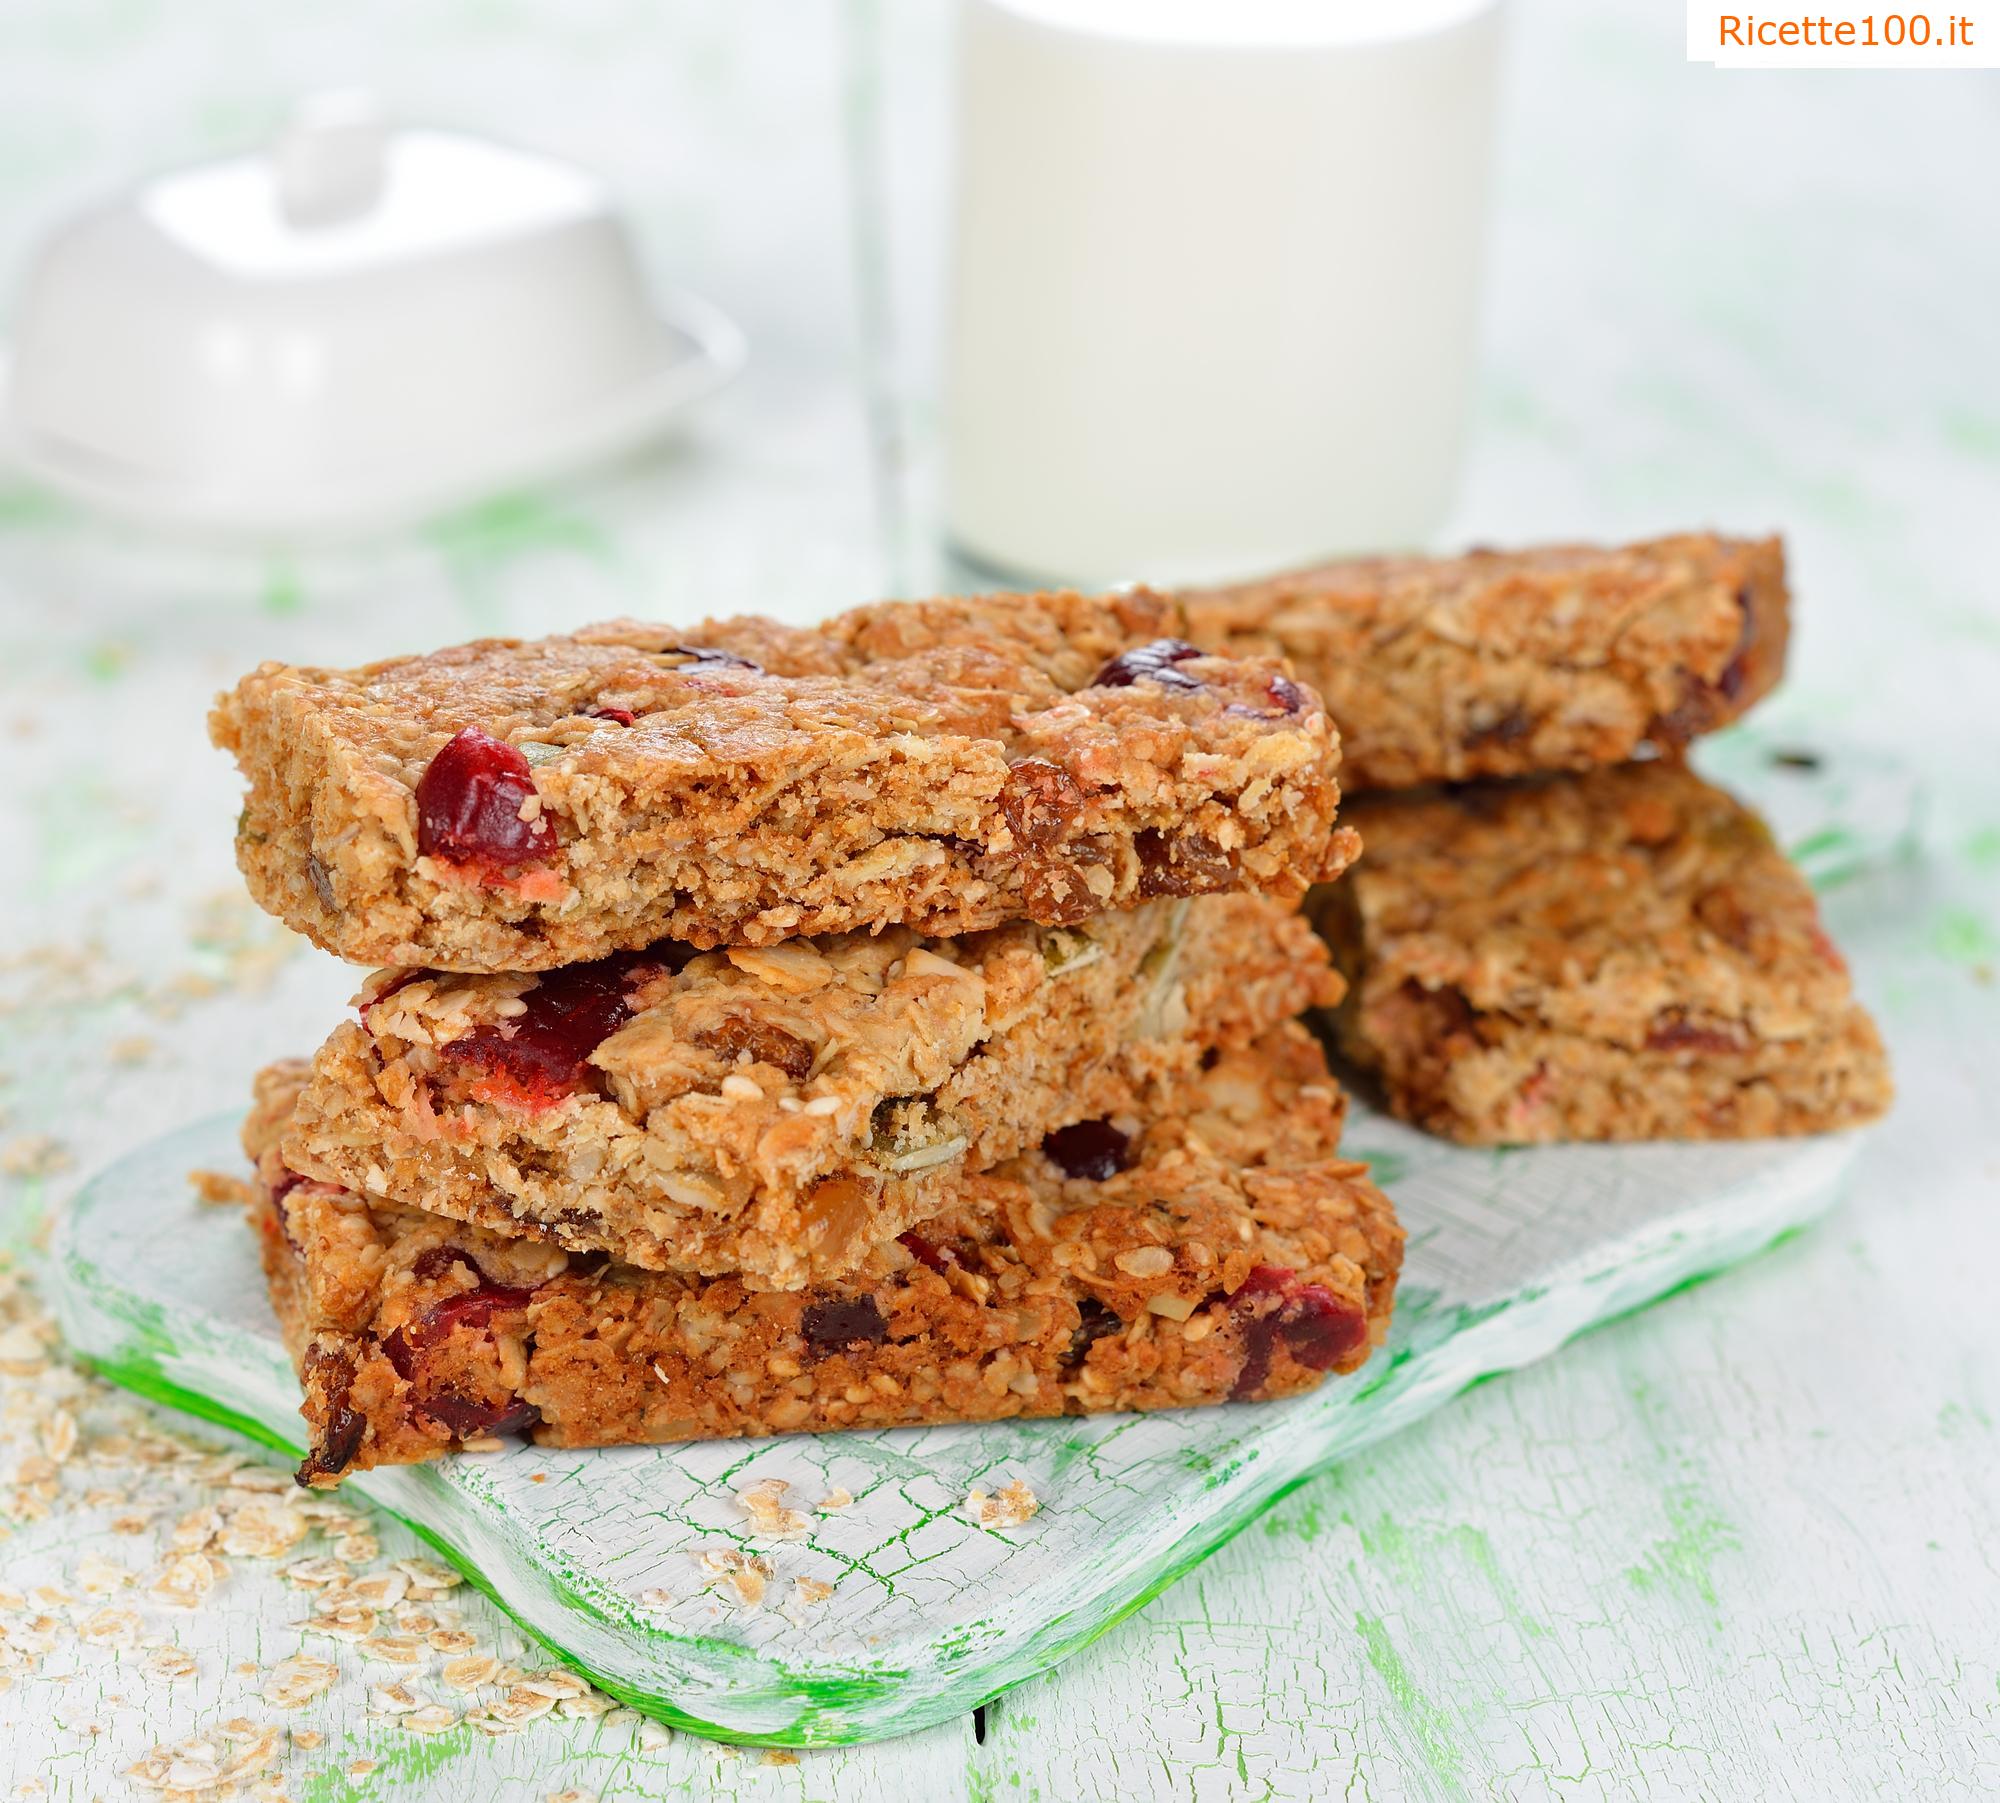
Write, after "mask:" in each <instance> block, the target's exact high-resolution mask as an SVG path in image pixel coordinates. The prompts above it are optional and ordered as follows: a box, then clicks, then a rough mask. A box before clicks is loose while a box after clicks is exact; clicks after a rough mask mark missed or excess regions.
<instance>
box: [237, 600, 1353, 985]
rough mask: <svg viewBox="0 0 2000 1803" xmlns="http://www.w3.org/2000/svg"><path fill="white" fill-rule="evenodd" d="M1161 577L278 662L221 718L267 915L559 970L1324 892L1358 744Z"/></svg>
mask: <svg viewBox="0 0 2000 1803" xmlns="http://www.w3.org/2000/svg"><path fill="white" fill-rule="evenodd" d="M1172 616H1173V609H1172V608H1171V606H1170V605H1169V604H1168V603H1166V602H1164V601H1162V600H1160V599H1159V598H1157V597H1152V596H1145V595H1127V596H1115V597H1111V598H1109V599H1106V600H1102V601H1092V600H1086V599H1084V598H1082V597H1080V596H1075V595H1042V596H1011V597H1004V598H995V599H988V600H986V601H976V600H974V601H940V602H922V603H906V604H900V605H891V606H878V607H872V608H864V609H861V610H859V611H858V612H857V613H855V614H852V615H844V616H841V617H839V618H836V619H835V620H833V621H830V622H829V623H828V624H827V625H826V626H824V627H822V628H820V629H818V630H815V631H800V630H795V629H792V628H788V627H784V626H780V625H777V624H775V623H774V622H772V621H769V620H760V619H755V618H749V619H739V620H730V621H723V622H720V623H709V624H706V625H702V626H699V627H695V628H692V629H689V630H686V631H677V630H675V629H673V628H670V627H664V626H646V625H639V624H636V623H632V622H620V623H615V624H612V625H608V626H602V627H597V628H593V629H591V630H588V631H585V632H581V633H578V634H576V635H575V636H573V637H568V638H551V639H542V640H538V641H534V642H522V641H519V640H514V639H486V640H481V641H479V642H478V643H475V644H470V645H461V646H458V647H456V648H455V649H452V650H448V651H440V652H437V653H434V654H433V655H430V656H427V657H413V658H399V659H394V660H391V661H389V662H386V663H378V664H371V665H368V666H366V667H365V668H362V669H358V670H321V669H299V668H292V667H290V666H287V665H283V664H266V665H264V666H263V667H262V668H261V669H259V670H257V671H255V672H254V673H253V674H251V675H250V676H248V677H246V678H245V679H244V680H243V681H242V682H241V683H240V684H238V685H237V687H236V688H235V689H234V690H233V691H232V692H230V693H228V694H225V695H223V696H222V697H221V698H220V699H219V700H218V702H217V704H216V708H215V711H214V713H213V714H212V715H211V717H210V731H211V735H212V737H213V738H214V739H215V741H216V743H217V744H218V745H221V746H223V747H224V748H226V749H227V750H229V751H231V752H233V753H234V754H235V756H236V758H237V761H238V763H239V764H240V765H241V766H242V769H243V772H244V774H245V776H246V777H247V778H248V781H249V785H250V790H249V797H248V800H247V802H246V804H245V807H244V810H243V815H242V820H241V823H240V825H239V828H238V832H237V860H238V862H239V864H240V865H241V866H242V869H243V873H244V875H245V876H246V878H247V879H248V881H249V885H250V892H251V895H252V896H253V897H254V899H255V900H256V901H257V902H258V903H259V905H261V906H262V907H264V908H266V909H268V910H269V911H270V912H271V913H273V914H275V915H277V916H278V918H279V919H281V920H283V921H284V922H285V923H286V924H287V925H288V926H291V927H294V928H296V929H297V930H298V931H300V932H302V933H304V934H305V935H306V936H307V937H308V938H310V939H311V940H313V941H314V943H315V944H318V945H320V946H323V947H324V948H326V949H327V950H329V951H333V952H337V953H339V954H340V955H341V956H342V957H345V958H350V959H354V960H356V961H358V962H364V963H371V964H383V965H423V966H428V967H430V968H433V969H439V970H455V971H466V972H492V971H525V970H546V969H550V968H553V967H555V966H557V965H562V964H574V963H583V962H587V961H589V960H592V959H596V958H600V957H603V956H605V955H607V954H608V953H611V952H614V951H629V950H637V949H640V948H643V947H645V946H648V945H651V944H652V943H654V942H655V941H656V940H659V939H661V938H667V937H671V938H675V939H679V940H681V941H684V942H686V943H688V944H693V945H704V946H712V945H717V944H723V943H729V944H744V945H764V944H773V943H776V942H778V941H780V940H784V939H789V938H794V937H797V936H800V935H803V934H810V933H820V932H838V931H844V930H847V929H850V928H854V927H881V926H885V925H894V924H899V923H901V924H907V925H909V926H912V927H915V928H917V929H918V930H920V931H923V932H929V933H966V932H973V931H977V930H979V929H981V928H985V927H992V926H997V925H999V924H1001V923H1002V922H1004V921H1007V920H1018V919H1025V920H1034V921H1039V922H1043V923H1073V922H1076V921H1079V920H1082V919H1084V918H1086V917H1088V916H1089V915H1092V914H1095V913H1098V912H1100V911H1102V910H1103V909H1106V908H1122V907H1130V906H1132V905H1134V904H1135V903H1137V902H1139V901H1142V900H1144V899H1147V898H1149V897H1154V896H1187V895H1199V894H1207V893H1212V892H1218V891H1223V890H1237V889H1248V890H1259V891H1264V892H1267V893H1269V894H1272V895H1276V896H1280V897H1285V898H1292V899H1296V897H1297V896H1299V895H1300V894H1302V893H1303V892H1304V890H1305V887H1306V885H1307V884H1308V883H1309V882H1311V881H1312V880H1314V879H1315V878H1322V877H1330V876H1331V875H1333V874H1334V873H1335V872H1337V871H1338V870H1339V869H1340V868H1341V867H1342V866H1343V865H1344V864H1345V863H1346V862H1347V861H1348V860H1349V859H1350V858H1351V857H1352V856H1353V853H1354V850H1355V842H1354V839H1353V836H1352V835H1351V834H1349V833H1346V832H1344V831H1341V830H1339V829H1336V828H1334V826H1333V819H1334V812H1335V808H1336V806H1337V804H1338V801H1339V789H1338V786H1337V784H1336V781H1335V771H1336V769H1337V767H1338V764H1339V758H1340V752H1339V741H1338V736H1337V735H1336V734H1335V733H1334V732H1333V731H1332V729H1331V728H1330V726H1329V725H1328V722H1327V718H1326V714H1325V711H1324V709H1323V708H1322V707H1321V706H1320V702H1319V698H1318V697H1317V696H1316V695H1313V694H1311V693H1310V692H1309V691H1307V690H1306V689H1303V688H1301V687H1300V686H1299V685H1297V684H1296V683H1294V682H1292V681H1291V679H1290V678H1289V677H1288V676H1287V675H1286V674H1285V673H1284V668H1283V665H1282V663H1280V662H1278V661H1275V660H1273V659H1270V658H1265V657H1261V656H1258V657H1247V658H1246V657H1236V656H1228V655H1225V656H1205V655H1199V654H1197V653H1196V652H1195V651H1194V649H1193V648H1192V647H1191V646H1189V645H1186V644H1184V643H1181V642H1179V641H1177V640H1174V639H1172V638H1170V637H1164V636H1162V631H1163V629H1164V626H1165V625H1166V624H1167V623H1168V622H1169V621H1170V620H1171V618H1172Z"/></svg>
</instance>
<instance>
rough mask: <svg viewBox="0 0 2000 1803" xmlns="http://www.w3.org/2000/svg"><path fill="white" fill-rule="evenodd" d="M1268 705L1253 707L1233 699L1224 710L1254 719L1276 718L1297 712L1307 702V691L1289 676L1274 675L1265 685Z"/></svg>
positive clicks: (1226, 712)
mask: <svg viewBox="0 0 2000 1803" xmlns="http://www.w3.org/2000/svg"><path fill="white" fill-rule="evenodd" d="M1264 694H1265V697H1266V698H1267V699H1268V700H1269V702H1270V706H1268V707H1252V706H1250V704H1249V703H1248V702H1244V701H1232V702H1231V703H1230V704H1229V705H1228V706H1227V707H1226V708H1224V709H1223V710H1222V711H1223V712H1224V713H1225V714H1247V715H1249V716H1250V717H1251V718H1252V719H1253V720H1274V719H1278V718H1281V717H1282V716H1284V715H1286V714H1296V713H1297V712H1298V711H1299V710H1300V709H1301V708H1302V707H1304V706H1305V704H1306V692H1305V690H1304V689H1302V688H1300V687H1299V685H1298V684H1297V683H1295V682H1294V681H1293V680H1292V679H1291V678H1290V677H1289V676H1274V677H1272V678H1271V680H1270V681H1269V682H1267V683H1266V684H1265V685H1264Z"/></svg>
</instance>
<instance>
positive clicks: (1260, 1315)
mask: <svg viewBox="0 0 2000 1803" xmlns="http://www.w3.org/2000/svg"><path fill="white" fill-rule="evenodd" d="M1229 1307H1230V1310H1231V1312H1232V1313H1234V1314H1235V1315H1236V1317H1237V1318H1238V1319H1239V1320H1240V1321H1241V1322H1242V1323H1243V1368H1242V1370H1240V1371H1239V1372H1238V1373H1237V1374H1236V1382H1235V1384H1234V1386H1233V1387H1232V1388H1231V1389H1230V1392H1229V1394H1230V1397H1231V1399H1232V1400H1233V1401H1236V1402H1242V1401H1244V1400H1246V1399H1247V1398H1249V1397H1252V1396H1255V1395H1256V1394H1257V1392H1258V1391H1259V1390H1261V1389H1262V1388H1263V1387H1264V1385H1265V1383H1266V1381H1267V1380H1268V1379H1269V1378H1270V1375H1271V1355H1272V1353H1273V1352H1275V1351H1276V1349H1277V1344H1278V1336H1279V1335H1280V1334H1282V1335H1283V1336H1284V1339H1285V1344H1286V1345H1287V1346H1288V1347H1290V1349H1291V1354H1292V1357H1293V1358H1295V1359H1296V1360H1298V1362H1299V1363H1300V1364H1301V1365H1304V1366H1305V1367H1306V1368H1307V1369H1308V1370H1312V1371H1330V1370H1331V1369H1332V1368H1333V1367H1334V1366H1335V1365H1337V1364H1339V1363H1340V1361H1341V1360H1342V1359H1343V1358H1346V1357H1347V1356H1348V1355H1349V1354H1350V1353H1352V1352H1354V1351H1356V1350H1357V1349H1358V1348H1359V1347H1360V1346H1362V1345H1363V1344H1364V1343H1365V1342H1366V1340H1367V1338H1368V1316H1367V1314H1366V1312H1365V1311H1363V1310H1361V1309H1358V1308H1356V1307H1355V1306H1354V1305H1353V1304H1352V1303H1348V1302H1344V1301H1342V1300H1341V1298H1340V1297H1338V1296H1336V1295H1335V1294H1334V1293H1333V1292H1332V1291H1331V1290H1329V1289H1328V1288H1327V1287H1326V1285H1325V1284H1323V1283H1301V1282H1300V1281H1299V1276H1298V1273H1297V1272H1296V1271H1293V1270H1290V1269H1288V1268H1287V1267H1285V1266H1283V1265H1253V1266H1252V1267H1251V1270H1250V1274H1249V1275H1248V1276H1247V1277H1245V1278H1244V1279H1243V1282H1242V1283H1241V1285H1239V1286H1238V1288H1237V1290H1236V1293H1235V1294H1234V1295H1233V1296H1231V1297H1230V1298H1229Z"/></svg>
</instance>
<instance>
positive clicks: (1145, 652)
mask: <svg viewBox="0 0 2000 1803" xmlns="http://www.w3.org/2000/svg"><path fill="white" fill-rule="evenodd" d="M1199 656H1201V653H1200V652H1199V651H1198V650H1196V648H1195V647H1194V646H1192V645H1190V644H1189V643H1188V642H1187V641H1186V640H1185V639H1154V640H1153V641H1152V643H1151V644H1147V645H1134V646H1133V647H1132V649H1131V650H1129V651H1121V652H1119V654H1118V655H1117V656H1116V657H1114V658H1113V659H1112V660H1111V661H1110V662H1109V663H1108V664H1106V665H1105V666H1104V668H1103V669H1101V670H1100V671H1098V673H1097V674H1096V675H1095V676H1093V677H1092V678H1091V681H1090V686H1091V687H1092V688H1096V689H1128V688H1130V687H1131V686H1132V684H1134V683H1135V682H1142V681H1143V682H1155V683H1158V684H1159V685H1160V687H1161V688H1163V689H1181V690H1184V691H1187V692H1190V693H1191V692H1193V691H1194V690H1196V689H1198V688H1200V687H1201V686H1202V682H1201V678H1200V677H1199V676H1191V675H1189V674H1188V672H1187V671H1185V670H1176V669H1175V668H1174V666H1175V665H1176V664H1184V663H1186V662H1187V660H1188V659H1189V658H1191V657H1199Z"/></svg>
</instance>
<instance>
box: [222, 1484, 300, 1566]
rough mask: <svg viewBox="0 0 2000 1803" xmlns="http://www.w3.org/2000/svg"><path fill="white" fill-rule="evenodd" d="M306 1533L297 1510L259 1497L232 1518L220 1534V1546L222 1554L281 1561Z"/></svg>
mask: <svg viewBox="0 0 2000 1803" xmlns="http://www.w3.org/2000/svg"><path fill="white" fill-rule="evenodd" d="M308 1531H309V1530H308V1526H307V1523H306V1522H305V1520H304V1519H303V1518H302V1517H301V1516H300V1515H299V1512H298V1511H297V1510H296V1509H289V1508H287V1507H286V1506H285V1505H284V1504H283V1503H282V1502H277V1501H270V1500H266V1499H264V1498H261V1497H260V1498H258V1499H257V1500H256V1501H254V1502H250V1503H246V1504H245V1505H244V1506H243V1507H242V1508H240V1509H238V1510H237V1511H236V1513H235V1515H234V1516H233V1517H231V1519H230V1522H229V1525H228V1526H227V1527H226V1528H224V1529H223V1531H222V1537H221V1546H222V1550H223V1551H224V1552H225V1553H230V1554H235V1555H241V1556H242V1557H244V1558H246V1559H282V1558H283V1557H284V1556H285V1554H287V1553H288V1552H290V1551H291V1550H292V1548H293V1547H295V1546H297V1545H298V1543H299V1542H300V1541H301V1540H303V1539H304V1538H305V1537H306V1534H307V1532H308Z"/></svg>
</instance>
